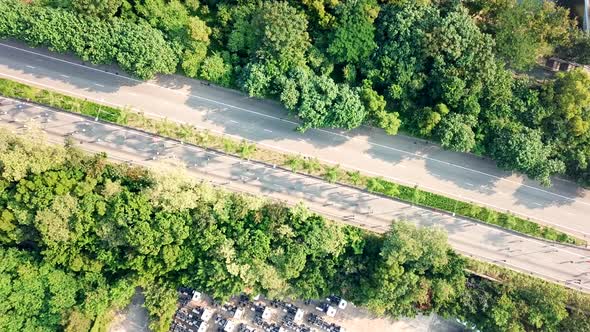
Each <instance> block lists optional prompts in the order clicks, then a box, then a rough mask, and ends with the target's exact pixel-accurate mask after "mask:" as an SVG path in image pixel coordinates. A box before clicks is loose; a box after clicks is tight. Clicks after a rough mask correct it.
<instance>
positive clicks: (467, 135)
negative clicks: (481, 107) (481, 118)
mask: <svg viewBox="0 0 590 332" xmlns="http://www.w3.org/2000/svg"><path fill="white" fill-rule="evenodd" d="M474 122H475V121H474V118H473V117H470V116H465V115H462V114H455V113H452V114H449V115H447V116H445V117H444V118H443V119H442V120H441V121H440V123H439V125H438V126H437V128H436V137H438V139H439V140H440V142H441V145H442V146H443V147H445V148H447V149H451V150H455V151H459V152H469V151H471V149H473V147H474V146H475V133H474V132H473V129H472V126H473V125H474Z"/></svg>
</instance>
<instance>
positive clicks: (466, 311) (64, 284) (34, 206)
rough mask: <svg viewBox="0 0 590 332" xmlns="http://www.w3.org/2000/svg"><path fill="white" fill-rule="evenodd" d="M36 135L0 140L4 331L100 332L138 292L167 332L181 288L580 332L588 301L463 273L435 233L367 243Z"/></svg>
mask: <svg viewBox="0 0 590 332" xmlns="http://www.w3.org/2000/svg"><path fill="white" fill-rule="evenodd" d="M42 136H43V135H39V132H38V131H35V130H30V131H24V132H22V133H21V134H20V135H15V134H12V133H10V132H9V131H8V130H5V129H2V128H0V143H1V144H0V189H1V190H0V225H1V226H2V227H0V260H1V261H2V268H0V280H3V281H4V282H3V284H2V291H1V292H0V303H2V304H3V305H2V307H1V308H0V314H1V315H2V317H3V318H5V319H2V320H0V330H1V331H54V330H65V331H102V330H105V329H106V325H107V324H108V322H109V319H110V318H112V313H113V312H114V310H115V309H117V308H122V307H124V306H125V305H126V304H128V303H129V302H130V299H131V296H132V294H133V292H134V290H135V287H136V286H142V287H143V288H144V290H145V292H146V308H147V310H148V311H149V313H150V318H151V323H150V328H151V329H152V331H154V332H160V331H162V332H164V331H168V328H169V325H170V322H171V318H172V317H171V316H172V314H173V313H174V311H175V308H176V301H175V299H176V297H175V292H174V290H175V289H176V288H178V287H179V286H188V287H191V288H194V289H198V290H201V291H204V292H206V293H207V294H210V295H212V296H213V297H214V298H215V299H216V300H219V301H223V300H226V299H228V298H229V297H230V296H232V295H236V294H239V293H241V292H246V293H248V294H250V295H255V294H259V293H260V294H264V295H266V296H268V297H272V298H279V299H281V298H285V297H290V298H293V299H300V300H304V299H319V298H325V297H326V296H327V295H329V294H334V293H336V294H339V295H342V296H343V297H345V298H346V299H348V300H350V301H351V302H353V303H355V304H356V305H360V306H364V307H366V308H368V309H370V310H371V311H372V312H374V313H375V314H378V315H384V316H387V317H391V318H397V317H401V316H406V317H412V316H415V315H416V314H418V313H422V314H428V313H432V312H435V313H438V314H440V315H443V316H445V317H457V318H459V319H460V320H461V321H464V322H466V324H468V325H469V326H475V327H476V328H477V329H479V330H482V331H568V332H585V331H588V324H589V322H590V319H588V311H589V308H590V306H589V305H588V303H589V301H588V298H589V297H588V295H584V294H578V295H577V296H576V297H574V296H573V295H572V294H574V293H570V291H568V290H565V289H564V288H563V287H561V286H559V285H553V284H547V283H544V282H541V281H539V280H536V279H532V278H524V279H518V280H517V276H513V275H509V276H510V278H503V279H502V280H500V281H501V282H495V281H490V280H487V279H485V278H481V277H478V276H474V275H472V274H471V273H466V272H465V267H469V268H471V269H478V270H481V269H484V268H485V269H487V268H489V267H488V266H487V265H486V264H482V265H481V267H480V265H477V266H470V265H466V264H470V263H469V261H466V259H465V258H463V257H461V256H459V255H458V254H457V253H455V252H454V251H453V250H452V249H451V248H450V247H449V245H448V243H447V239H446V234H445V233H444V232H443V231H442V230H440V229H437V228H427V227H425V228H417V227H415V226H414V225H413V224H411V223H407V222H403V221H400V222H396V223H394V224H393V225H392V229H391V230H390V231H389V232H388V233H386V234H380V235H379V234H374V233H371V232H368V231H364V230H362V229H360V228H356V227H352V226H347V225H342V224H338V223H334V222H331V221H329V220H326V219H325V218H323V217H322V216H320V215H317V214H314V213H312V212H310V211H309V210H307V209H306V208H305V207H304V206H303V205H298V206H295V207H287V206H285V205H283V204H281V203H278V202H275V201H271V200H267V199H260V198H257V197H253V196H250V195H243V194H236V193H229V192H227V191H225V190H223V189H222V188H217V187H213V186H211V185H209V184H207V183H202V182H198V181H194V180H191V179H189V178H187V177H185V176H183V174H182V172H178V170H177V169H174V170H170V169H168V170H159V171H157V172H156V171H150V170H147V169H145V168H142V167H137V166H132V165H128V164H114V163H111V162H109V161H108V160H107V156H106V155H105V154H104V153H99V154H96V155H89V154H86V153H84V152H83V151H81V150H79V149H78V148H76V146H75V145H70V144H69V145H65V146H56V145H47V144H45V143H44V141H43V138H42ZM497 269H498V271H500V272H502V273H504V271H503V270H502V269H499V268H497ZM497 276H498V277H501V276H500V275H499V274H498V273H497ZM520 280H524V281H523V282H521V281H520Z"/></svg>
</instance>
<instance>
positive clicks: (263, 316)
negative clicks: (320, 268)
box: [170, 289, 461, 332]
mask: <svg viewBox="0 0 590 332" xmlns="http://www.w3.org/2000/svg"><path fill="white" fill-rule="evenodd" d="M179 304H180V306H179V309H178V311H177V313H176V315H175V317H174V321H173V324H172V326H171V329H170V331H172V332H211V331H226V332H232V331H238V332H247V331H265V332H283V331H284V332H287V331H294V332H312V331H316V332H320V331H326V332H345V331H350V332H357V331H358V332H360V331H441V332H443V331H449V332H450V331H461V328H460V327H459V326H457V325H456V324H455V323H453V322H448V321H444V320H442V319H440V318H438V317H436V316H420V317H417V318H413V319H402V320H397V321H393V320H389V319H385V318H379V317H374V316H372V315H371V314H369V313H368V312H367V311H366V310H363V309H361V308H357V307H356V306H354V304H352V303H349V302H347V301H346V300H345V299H342V298H340V297H338V296H334V295H332V296H329V297H328V298H326V299H322V300H314V301H306V302H300V301H294V302H285V301H279V300H269V299H265V298H264V297H262V296H256V297H254V298H250V297H248V296H246V295H240V296H237V297H234V298H232V299H231V300H230V301H229V302H226V303H217V302H215V301H212V300H211V299H210V298H209V297H207V296H206V295H204V294H201V293H198V292H195V291H193V290H191V289H180V290H179Z"/></svg>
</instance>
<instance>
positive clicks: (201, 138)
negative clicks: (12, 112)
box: [0, 79, 586, 245]
mask: <svg viewBox="0 0 590 332" xmlns="http://www.w3.org/2000/svg"><path fill="white" fill-rule="evenodd" d="M0 94H1V95H4V96H6V97H12V98H20V99H25V100H27V101H31V102H36V103H39V104H42V105H46V106H50V107H55V108H59V109H62V110H65V111H70V112H74V113H79V114H85V115H89V116H92V117H95V118H96V119H101V120H103V121H108V122H113V123H117V124H123V125H127V126H130V127H135V128H138V129H142V130H145V131H148V132H153V133H156V134H158V135H162V136H167V137H171V138H175V139H179V140H182V141H185V142H189V143H192V144H195V145H199V146H202V147H205V148H209V149H217V150H221V151H224V152H226V153H230V154H233V155H236V156H239V157H241V158H244V159H253V160H258V161H262V162H265V163H268V164H271V165H277V166H281V167H285V168H289V169H291V170H292V171H293V172H299V173H303V174H307V175H312V176H317V177H322V178H324V179H325V180H327V181H329V182H332V183H339V184H345V185H349V186H354V187H357V188H360V189H364V190H367V191H369V192H372V193H376V194H380V195H384V196H388V197H391V198H394V199H397V200H401V201H404V202H407V203H411V204H414V205H417V206H422V207H427V208H431V209H435V210H439V211H443V212H447V213H451V214H453V215H459V216H463V217H467V218H471V219H474V220H477V221H480V222H483V223H487V224H492V225H496V226H500V227H502V228H506V229H510V230H513V231H516V232H519V233H523V234H527V235H530V236H534V237H538V238H542V239H546V240H552V241H556V242H560V243H567V244H574V245H586V241H585V240H582V239H580V238H577V237H574V236H571V235H569V234H566V233H564V232H561V231H558V230H556V229H554V228H552V227H547V226H542V225H539V224H537V223H535V222H533V221H530V220H526V219H523V218H520V217H518V216H515V215H513V214H511V213H504V212H498V211H495V210H492V209H489V208H486V207H481V206H478V205H476V204H472V203H468V202H463V201H459V200H455V199H452V198H449V197H445V196H442V195H438V194H434V193H431V192H428V191H424V190H421V189H420V188H419V187H418V186H414V187H410V186H404V185H400V184H396V183H393V182H390V181H387V180H384V179H383V178H380V177H372V176H367V175H364V174H361V173H360V172H359V171H351V170H346V169H342V168H340V166H339V165H327V164H324V163H322V162H320V161H319V160H318V159H316V158H308V157H303V156H299V155H292V154H288V153H282V152H277V151H274V150H270V149H265V148H263V147H260V146H257V145H255V144H253V143H251V142H248V141H245V140H242V141H240V140H238V139H236V138H233V137H229V136H227V135H222V134H213V133H211V132H210V131H208V130H202V129H198V128H196V127H194V126H192V125H188V124H182V123H175V122H171V121H169V120H167V119H154V118H150V117H147V116H145V115H144V114H143V113H141V112H134V111H131V110H128V109H119V108H115V107H110V106H105V105H101V104H98V103H95V102H92V101H88V100H84V99H80V98H76V97H72V96H69V95H65V94H61V93H56V92H53V91H50V90H46V89H41V88H37V87H33V86H29V85H26V84H22V83H19V82H15V81H12V80H7V79H0Z"/></svg>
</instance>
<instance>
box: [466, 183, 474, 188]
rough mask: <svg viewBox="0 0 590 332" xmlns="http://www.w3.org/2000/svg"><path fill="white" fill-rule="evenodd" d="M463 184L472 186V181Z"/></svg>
mask: <svg viewBox="0 0 590 332" xmlns="http://www.w3.org/2000/svg"><path fill="white" fill-rule="evenodd" d="M465 184H466V185H468V186H470V187H473V183H470V182H465Z"/></svg>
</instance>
